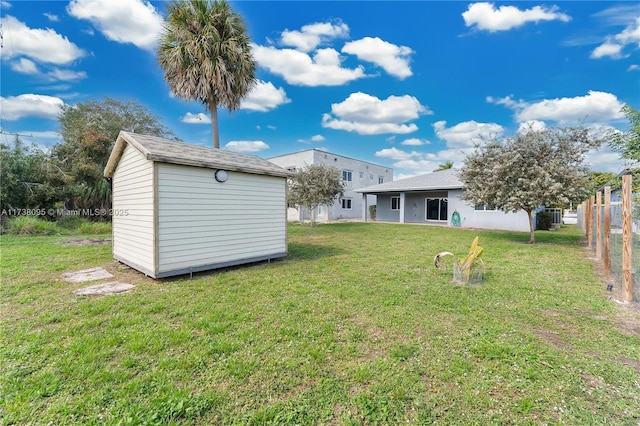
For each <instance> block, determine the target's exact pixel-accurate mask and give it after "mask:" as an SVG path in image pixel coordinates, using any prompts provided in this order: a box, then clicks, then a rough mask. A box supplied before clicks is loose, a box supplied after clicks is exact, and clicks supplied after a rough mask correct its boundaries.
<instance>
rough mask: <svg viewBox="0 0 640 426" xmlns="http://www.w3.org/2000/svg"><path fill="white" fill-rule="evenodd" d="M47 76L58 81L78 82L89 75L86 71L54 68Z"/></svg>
mask: <svg viewBox="0 0 640 426" xmlns="http://www.w3.org/2000/svg"><path fill="white" fill-rule="evenodd" d="M47 76H49V77H50V78H51V79H52V80H56V81H78V80H83V79H85V78H87V73H86V72H84V71H71V70H63V69H60V68H54V69H52V70H51V71H49V72H48V73H47Z"/></svg>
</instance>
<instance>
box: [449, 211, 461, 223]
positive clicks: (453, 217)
mask: <svg viewBox="0 0 640 426" xmlns="http://www.w3.org/2000/svg"><path fill="white" fill-rule="evenodd" d="M451 225H452V226H456V227H459V226H460V213H458V211H457V210H455V211H454V212H453V214H452V215H451Z"/></svg>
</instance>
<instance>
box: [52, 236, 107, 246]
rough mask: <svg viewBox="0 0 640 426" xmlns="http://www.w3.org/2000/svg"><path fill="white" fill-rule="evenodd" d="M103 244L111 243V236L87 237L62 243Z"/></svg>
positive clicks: (63, 244)
mask: <svg viewBox="0 0 640 426" xmlns="http://www.w3.org/2000/svg"><path fill="white" fill-rule="evenodd" d="M101 244H111V238H85V239H82V240H70V241H65V242H63V243H60V245H61V246H97V245H101Z"/></svg>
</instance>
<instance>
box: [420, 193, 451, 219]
mask: <svg viewBox="0 0 640 426" xmlns="http://www.w3.org/2000/svg"><path fill="white" fill-rule="evenodd" d="M425 201H426V203H425V204H426V213H425V217H426V219H427V220H437V221H443V222H444V221H446V220H447V216H448V214H447V207H448V204H449V200H447V199H446V198H427V199H426V200H425Z"/></svg>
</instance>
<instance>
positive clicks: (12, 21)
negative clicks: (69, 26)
mask: <svg viewBox="0 0 640 426" xmlns="http://www.w3.org/2000/svg"><path fill="white" fill-rule="evenodd" d="M0 23H1V24H2V27H3V29H4V32H5V43H4V46H3V48H2V57H3V59H11V58H16V57H22V56H26V57H28V58H31V59H33V60H35V61H37V62H41V63H47V64H56V65H66V64H69V63H71V62H73V61H75V60H76V59H79V58H82V57H83V56H85V55H86V52H85V51H84V50H82V49H80V48H79V47H78V46H76V45H75V44H74V43H72V42H70V41H69V39H68V38H67V37H64V36H62V35H60V34H58V33H57V32H55V31H54V30H52V29H50V28H47V29H34V28H29V27H27V26H26V25H25V24H24V23H23V22H21V21H19V20H17V19H16V18H14V17H13V16H6V17H5V18H2V19H0ZM6 34H11V42H10V43H9V42H8V41H7V40H6V37H7V36H6Z"/></svg>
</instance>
